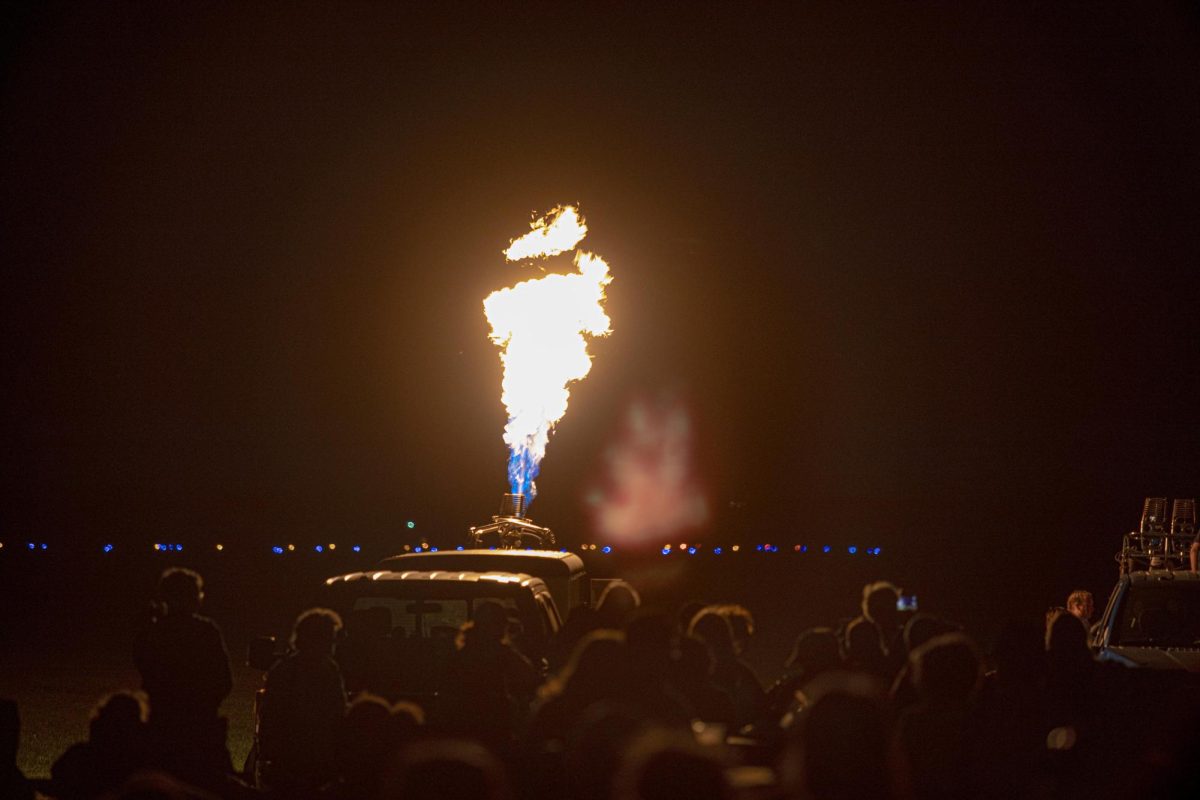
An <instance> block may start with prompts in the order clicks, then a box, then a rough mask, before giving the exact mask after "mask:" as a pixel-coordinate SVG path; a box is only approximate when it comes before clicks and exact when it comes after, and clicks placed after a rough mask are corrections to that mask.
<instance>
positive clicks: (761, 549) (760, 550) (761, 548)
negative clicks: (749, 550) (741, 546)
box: [754, 544, 763, 553]
mask: <svg viewBox="0 0 1200 800" xmlns="http://www.w3.org/2000/svg"><path fill="white" fill-rule="evenodd" d="M754 549H755V550H757V551H758V552H760V553H761V552H762V551H763V546H762V545H761V544H760V545H758V546H757V547H755V548H754Z"/></svg>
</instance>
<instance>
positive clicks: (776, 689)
mask: <svg viewBox="0 0 1200 800" xmlns="http://www.w3.org/2000/svg"><path fill="white" fill-rule="evenodd" d="M784 666H785V668H786V669H787V673H786V674H785V675H784V676H783V677H782V678H780V679H779V680H778V681H776V682H775V685H774V686H772V687H771V689H770V690H769V691H768V692H767V708H768V715H769V716H770V718H771V719H772V720H780V719H781V718H782V717H783V716H784V714H786V713H787V712H788V711H789V709H791V708H792V707H793V706H795V705H797V703H798V702H800V701H801V695H800V694H798V693H800V692H801V690H802V689H803V687H804V686H805V684H807V683H809V682H811V681H812V680H813V679H814V678H816V677H817V676H819V675H823V674H825V673H827V672H829V671H831V670H835V669H838V668H840V667H841V666H842V654H841V648H840V647H839V646H838V639H837V634H836V633H835V632H834V630H833V629H832V628H809V629H808V630H806V631H804V632H803V633H801V634H800V635H799V636H797V637H796V643H795V644H794V645H792V653H791V655H790V656H788V660H787V662H786V664H785V665H784ZM803 702H804V703H805V704H806V703H807V698H803Z"/></svg>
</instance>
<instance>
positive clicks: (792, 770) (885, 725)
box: [781, 675, 891, 800]
mask: <svg viewBox="0 0 1200 800" xmlns="http://www.w3.org/2000/svg"><path fill="white" fill-rule="evenodd" d="M822 681H826V679H824V678H823V679H821V681H819V683H820V682H822ZM863 681H864V679H863V678H861V677H858V678H856V677H855V676H851V675H841V676H838V675H833V676H830V677H829V679H828V681H827V682H825V683H824V685H822V686H820V687H819V688H818V689H816V690H815V691H814V692H813V694H814V698H815V699H814V702H813V705H812V707H811V708H810V709H809V712H808V714H807V715H806V716H805V717H804V718H803V722H802V724H801V726H800V729H799V739H798V740H797V741H796V742H795V743H794V745H793V748H792V749H790V750H789V751H788V752H787V754H786V755H785V759H784V763H783V764H782V765H781V772H782V774H783V775H784V777H785V780H786V781H787V782H788V783H793V784H794V783H799V784H801V785H802V787H803V789H805V790H807V793H808V794H809V795H811V796H812V797H814V798H818V800H824V799H825V798H844V797H872V798H886V797H888V796H889V795H890V786H891V780H890V777H889V773H888V760H887V757H888V747H889V742H890V730H889V720H888V715H887V708H886V705H885V701H884V698H883V697H881V696H880V695H878V694H877V693H876V692H875V690H874V689H873V688H872V685H871V684H869V683H864V682H863Z"/></svg>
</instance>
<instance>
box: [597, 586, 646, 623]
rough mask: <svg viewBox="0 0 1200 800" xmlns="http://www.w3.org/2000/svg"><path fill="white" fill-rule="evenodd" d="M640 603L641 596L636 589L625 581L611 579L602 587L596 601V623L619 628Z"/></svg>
mask: <svg viewBox="0 0 1200 800" xmlns="http://www.w3.org/2000/svg"><path fill="white" fill-rule="evenodd" d="M641 604H642V598H641V596H640V595H638V593H637V590H636V589H634V588H633V587H632V586H630V585H629V584H628V583H626V582H625V581H613V582H612V583H610V584H608V585H607V586H605V587H604V591H603V592H601V593H600V599H599V601H597V603H596V625H597V627H600V628H611V629H612V630H621V629H623V628H624V627H625V623H626V621H628V619H629V617H630V615H632V614H633V612H634V611H636V610H637V608H638V606H640V605H641Z"/></svg>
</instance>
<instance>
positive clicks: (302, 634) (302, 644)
mask: <svg viewBox="0 0 1200 800" xmlns="http://www.w3.org/2000/svg"><path fill="white" fill-rule="evenodd" d="M341 629H342V618H341V617H339V616H338V615H337V612H336V611H330V610H329V609H328V608H310V609H309V610H308V611H305V612H304V613H303V614H301V615H300V616H299V617H297V618H296V624H295V626H294V627H293V628H292V647H293V648H294V649H295V650H296V652H297V653H300V654H301V655H312V656H329V655H333V646H334V644H336V643H337V636H338V631H340V630H341Z"/></svg>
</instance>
